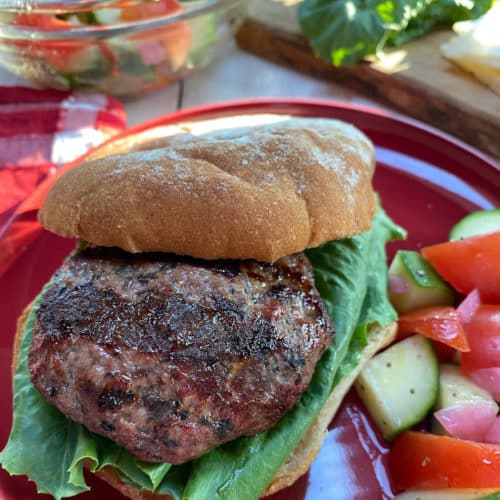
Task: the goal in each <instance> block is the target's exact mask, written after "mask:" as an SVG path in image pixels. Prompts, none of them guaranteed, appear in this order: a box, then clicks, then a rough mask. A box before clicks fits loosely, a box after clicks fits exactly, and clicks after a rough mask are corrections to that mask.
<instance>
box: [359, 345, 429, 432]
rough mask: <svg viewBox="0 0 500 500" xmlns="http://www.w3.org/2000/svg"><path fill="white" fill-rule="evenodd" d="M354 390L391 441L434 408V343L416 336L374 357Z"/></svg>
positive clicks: (360, 376) (362, 372)
mask: <svg viewBox="0 0 500 500" xmlns="http://www.w3.org/2000/svg"><path fill="white" fill-rule="evenodd" d="M355 388H356V391H357V393H358V395H359V396H360V398H361V399H362V401H363V403H364V404H365V406H366V408H367V410H368V412H369V413H370V415H371V416H372V418H373V419H374V421H375V423H376V424H377V426H378V428H379V429H380V431H381V432H382V434H383V436H384V437H385V438H386V439H387V440H388V441H392V440H393V439H394V438H395V437H396V436H397V435H398V434H399V433H401V432H402V431H404V430H405V429H408V428H410V427H412V426H413V425H415V424H416V423H418V422H420V421H421V420H423V419H424V417H425V416H426V415H427V413H428V412H429V410H431V408H432V407H433V406H434V404H435V402H436V399H437V396H438V389H439V362H438V359H437V356H436V353H435V352H434V348H433V346H432V343H431V342H430V341H429V340H428V339H426V338H424V337H421V336H420V335H413V336H412V337H408V338H407V339H405V340H402V341H401V342H398V343H396V344H393V345H392V346H391V347H389V348H388V349H386V350H385V351H383V352H381V353H379V354H377V355H376V356H374V357H373V358H372V359H371V360H370V361H368V363H367V364H366V366H365V368H364V369H363V370H362V371H361V373H360V374H359V376H358V378H357V380H356V382H355Z"/></svg>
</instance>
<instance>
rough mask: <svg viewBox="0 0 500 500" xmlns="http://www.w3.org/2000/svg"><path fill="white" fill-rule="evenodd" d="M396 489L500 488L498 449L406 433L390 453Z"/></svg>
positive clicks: (496, 447) (499, 452)
mask: <svg viewBox="0 0 500 500" xmlns="http://www.w3.org/2000/svg"><path fill="white" fill-rule="evenodd" d="M389 471H390V473H391V476H392V478H393V480H394V484H395V486H396V487H397V488H399V489H402V490H406V489H409V488H422V489H439V488H493V487H497V486H499V487H500V446H497V445H491V444H483V443H475V442H473V441H464V440H461V439H455V438H451V437H448V436H435V435H433V434H426V433H422V432H414V431H405V432H403V433H402V434H401V435H400V436H399V437H398V438H397V439H396V441H395V443H394V446H393V447H392V449H391V451H390V452H389Z"/></svg>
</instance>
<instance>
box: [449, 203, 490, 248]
mask: <svg viewBox="0 0 500 500" xmlns="http://www.w3.org/2000/svg"><path fill="white" fill-rule="evenodd" d="M495 231H500V210H498V209H496V210H479V211H477V212H473V213H471V214H469V215H467V216H466V217H464V218H463V219H462V220H461V221H460V222H459V223H458V224H456V225H455V226H454V227H453V228H452V230H451V232H450V240H461V239H463V238H470V237H471V236H479V235H480V234H486V233H493V232H495Z"/></svg>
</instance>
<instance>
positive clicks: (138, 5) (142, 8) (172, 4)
mask: <svg viewBox="0 0 500 500" xmlns="http://www.w3.org/2000/svg"><path fill="white" fill-rule="evenodd" d="M113 7H121V9H122V10H121V14H120V20H121V21H137V20H139V19H150V18H153V17H161V16H166V15H167V14H177V13H180V12H181V11H182V8H181V5H180V3H179V0H157V1H155V2H120V3H117V4H115V5H113Z"/></svg>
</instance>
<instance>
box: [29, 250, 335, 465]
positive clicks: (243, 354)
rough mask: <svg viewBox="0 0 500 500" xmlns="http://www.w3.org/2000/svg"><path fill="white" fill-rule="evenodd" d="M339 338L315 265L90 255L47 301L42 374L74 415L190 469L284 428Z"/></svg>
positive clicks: (39, 325)
mask: <svg viewBox="0 0 500 500" xmlns="http://www.w3.org/2000/svg"><path fill="white" fill-rule="evenodd" d="M332 336H333V326H332V324H331V322H330V320H329V318H328V316H327V314H326V312H325V309H324V306H323V303H322V301H321V299H320V297H319V294H318V292H317V290H316V289H315V287H314V283H313V276H312V268H311V265H310V263H309V261H308V260H307V257H306V256H305V255H304V254H296V255H292V256H289V257H285V258H283V259H280V260H279V261H277V262H276V263H274V264H265V263H261V262H256V261H242V262H239V261H232V262H228V261H215V262H208V261H199V260H194V259H183V258H179V257H176V256H171V255H165V254H141V255H132V254H128V253H125V252H122V251H119V250H112V249H103V248H98V247H90V248H87V249H85V250H83V251H80V252H78V253H76V254H75V255H73V256H72V257H71V258H69V259H68V260H67V261H66V262H65V263H64V265H63V266H62V267H61V269H60V270H59V271H58V272H57V273H56V275H55V277H54V279H53V281H52V283H51V285H50V287H49V288H48V289H47V290H46V292H45V293H44V296H43V298H42V300H41V303H40V307H39V310H38V312H37V315H36V322H35V325H34V331H33V342H32V345H31V348H30V352H29V366H30V371H31V379H32V381H33V383H34V385H35V386H36V388H37V389H38V391H39V392H40V393H41V394H42V395H43V396H44V397H45V398H46V399H47V400H48V401H49V402H51V403H52V404H54V405H55V406H56V407H57V408H58V409H59V410H60V411H61V412H62V413H64V414H65V415H66V416H68V417H70V418H71V419H73V420H75V421H77V422H80V423H82V424H84V425H85V426H86V427H87V428H88V429H90V430H91V431H93V432H95V433H97V434H101V435H104V436H107V437H109V438H110V439H112V440H114V441H116V442H117V443H119V444H120V445H122V446H123V447H124V448H126V449H127V450H129V451H130V452H131V453H133V454H134V455H136V456H137V457H139V458H140V459H142V460H147V461H162V462H170V463H174V464H177V463H182V462H185V461H187V460H190V459H192V458H195V457H197V456H199V455H201V454H203V453H204V452H206V451H207V450H209V449H211V448H214V447H216V446H218V445H220V444H222V443H224V442H226V441H229V440H231V439H234V438H236V437H238V436H241V435H252V434H256V433H258V432H261V431H264V430H266V429H268V428H270V427H272V426H274V425H275V424H276V423H277V422H278V420H279V419H280V418H281V417H282V416H283V415H284V414H285V413H286V412H287V411H288V410H290V409H291V408H292V406H293V405H294V403H296V402H297V400H298V399H299V398H300V395H301V393H302V392H303V391H304V390H305V389H306V387H307V385H308V384H309V381H310V378H311V375H312V373H313V370H314V367H315V365H316V362H317V361H318V360H319V358H320V356H321V354H322V353H323V351H324V350H325V348H326V347H327V346H328V345H329V344H330V342H331V341H332Z"/></svg>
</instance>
